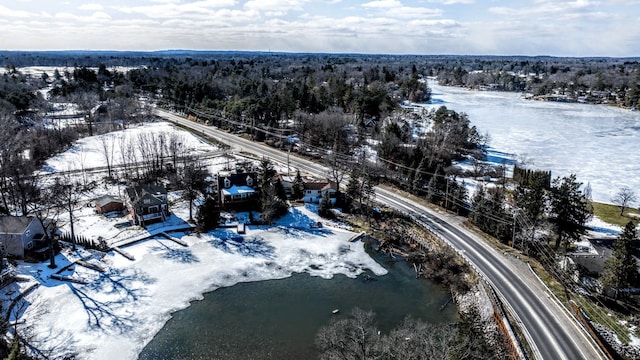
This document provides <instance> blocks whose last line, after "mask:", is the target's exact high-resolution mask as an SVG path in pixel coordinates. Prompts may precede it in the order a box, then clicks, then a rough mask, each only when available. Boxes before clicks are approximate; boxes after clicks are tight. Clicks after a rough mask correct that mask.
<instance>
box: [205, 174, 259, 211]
mask: <svg viewBox="0 0 640 360" xmlns="http://www.w3.org/2000/svg"><path fill="white" fill-rule="evenodd" d="M215 177H216V179H214V181H215V185H217V189H214V191H215V192H217V194H218V199H219V200H220V206H221V207H223V208H230V207H237V206H242V205H244V204H247V203H248V202H250V201H252V200H254V199H255V198H256V197H257V195H258V178H257V175H256V174H255V173H245V172H242V173H230V174H225V175H222V174H218V175H216V176H215Z"/></svg>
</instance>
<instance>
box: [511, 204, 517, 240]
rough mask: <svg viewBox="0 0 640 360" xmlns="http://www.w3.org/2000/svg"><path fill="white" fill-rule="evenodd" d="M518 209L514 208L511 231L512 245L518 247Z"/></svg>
mask: <svg viewBox="0 0 640 360" xmlns="http://www.w3.org/2000/svg"><path fill="white" fill-rule="evenodd" d="M517 215H518V209H513V230H512V231H511V246H513V247H514V248H515V247H516V216H517Z"/></svg>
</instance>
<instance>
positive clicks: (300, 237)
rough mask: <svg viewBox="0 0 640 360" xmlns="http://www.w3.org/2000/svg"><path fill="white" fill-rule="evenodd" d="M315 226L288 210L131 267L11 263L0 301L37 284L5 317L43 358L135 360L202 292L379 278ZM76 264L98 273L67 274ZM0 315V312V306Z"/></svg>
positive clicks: (108, 260)
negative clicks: (297, 278)
mask: <svg viewBox="0 0 640 360" xmlns="http://www.w3.org/2000/svg"><path fill="white" fill-rule="evenodd" d="M174 212H177V213H176V214H175V215H174V217H175V218H176V219H184V218H185V217H186V216H187V209H186V208H184V207H182V208H178V209H174ZM93 217H95V218H98V217H99V216H98V215H95V216H93ZM318 220H319V219H318V217H317V215H316V213H315V212H313V211H312V210H310V209H309V208H306V207H295V208H292V209H290V211H289V213H288V214H287V215H286V216H285V217H283V218H282V219H280V221H278V222H277V223H276V224H275V225H274V226H273V227H270V228H267V227H254V226H249V227H247V232H246V234H245V235H242V236H241V235H238V234H236V233H235V228H231V229H218V230H215V231H213V232H210V233H207V234H202V235H200V236H196V235H195V234H186V233H181V232H173V233H171V235H172V236H174V237H176V238H179V239H181V240H182V241H184V242H185V243H186V244H187V245H188V246H186V247H184V246H181V245H179V244H178V243H176V242H173V241H171V240H169V239H167V238H165V237H161V236H156V237H151V238H149V239H147V240H143V241H140V242H137V243H135V244H133V245H130V246H126V247H125V248H124V250H125V251H126V252H128V253H129V254H131V255H133V256H134V258H135V260H133V261H131V260H128V259H126V258H125V257H124V256H122V255H120V254H118V253H115V252H113V251H112V252H109V253H106V254H103V253H99V252H95V251H93V252H89V251H85V250H78V251H76V252H72V251H71V249H65V251H63V252H62V253H61V254H59V255H58V256H57V257H56V264H57V265H58V267H57V269H54V270H51V269H49V268H48V267H47V264H48V262H45V263H40V264H27V263H21V264H20V266H19V273H20V274H22V275H23V276H24V277H25V278H27V279H29V280H27V281H23V282H18V283H14V284H12V285H10V286H8V287H6V288H4V289H3V290H2V292H3V295H4V296H3V298H4V299H7V300H8V299H14V298H16V297H17V296H18V294H19V293H20V290H24V289H26V288H27V287H29V286H31V285H33V284H39V286H38V287H37V288H35V290H33V291H32V292H30V293H29V294H28V295H27V296H26V297H24V299H23V300H21V301H19V302H18V303H17V306H15V307H14V311H13V313H14V314H13V315H16V313H17V315H18V320H21V321H20V324H21V325H20V328H21V329H22V331H23V332H24V333H25V334H28V338H29V341H30V342H31V343H32V344H33V345H36V346H37V347H39V348H40V349H46V350H47V355H49V356H52V357H58V356H62V355H64V354H70V353H78V355H79V358H82V359H135V358H136V357H137V355H138V353H139V352H140V351H141V350H142V349H143V348H144V346H145V345H146V344H147V343H148V342H149V341H150V340H151V339H152V338H153V336H154V335H155V334H156V333H157V332H158V331H159V330H160V329H161V328H162V327H163V325H164V324H165V322H166V321H167V320H168V319H169V318H170V317H171V313H172V312H174V311H177V310H180V309H183V308H185V307H187V306H189V303H190V302H191V301H194V300H198V299H201V298H202V294H203V293H205V292H208V291H213V290H215V289H217V288H220V287H225V286H231V285H234V284H236V283H238V282H249V281H262V280H269V279H278V278H284V277H288V276H290V275H291V274H292V273H294V272H307V273H309V274H311V275H313V276H321V277H323V278H331V277H332V276H334V275H336V274H344V275H346V276H349V277H355V276H357V275H358V274H360V273H362V272H363V271H364V270H365V269H370V270H371V271H373V272H374V273H375V274H377V275H384V274H385V273H386V270H385V269H384V268H383V267H381V266H380V265H379V264H377V263H376V262H375V261H373V260H372V259H371V258H370V257H369V256H368V255H367V254H366V252H365V251H364V247H363V245H362V243H360V242H355V243H351V242H349V241H348V240H349V239H350V238H351V237H352V236H353V235H354V233H352V232H350V231H346V230H343V229H339V228H334V227H331V225H330V224H329V225H328V226H324V227H323V228H320V229H314V228H310V227H309V226H308V224H310V223H311V222H316V221H318ZM96 223H99V221H98V220H97V219H95V221H93V220H92V221H86V222H84V224H85V225H86V226H88V227H89V228H94V227H96V225H95V224H96ZM102 226H104V227H105V230H107V229H108V228H109V225H107V224H104V225H100V227H102ZM83 228H84V227H83ZM140 231H142V230H140ZM79 233H82V230H80V231H79ZM80 258H83V259H84V260H85V261H87V262H88V263H90V264H95V265H98V266H100V267H101V268H103V269H104V272H100V271H97V270H94V269H91V268H88V267H85V266H81V265H79V264H77V263H75V264H74V261H75V260H77V259H80ZM61 269H65V270H63V271H62V272H61V273H60V275H63V276H66V277H71V278H74V279H76V280H77V281H78V283H76V282H69V281H59V280H55V279H52V278H51V277H50V275H51V274H52V273H54V272H57V271H59V270H61ZM80 282H84V283H80ZM3 306H5V307H4V308H5V309H6V308H8V306H9V302H8V301H5V303H4V304H3ZM12 320H16V319H15V318H14V319H12Z"/></svg>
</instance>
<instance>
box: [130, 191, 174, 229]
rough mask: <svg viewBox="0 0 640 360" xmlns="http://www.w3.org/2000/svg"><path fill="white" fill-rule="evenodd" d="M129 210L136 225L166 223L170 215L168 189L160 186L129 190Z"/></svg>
mask: <svg viewBox="0 0 640 360" xmlns="http://www.w3.org/2000/svg"><path fill="white" fill-rule="evenodd" d="M126 193H127V197H128V198H127V208H128V209H129V213H130V214H131V217H132V218H133V221H134V223H135V224H138V225H142V226H145V225H146V224H149V223H153V222H157V221H165V220H166V219H167V216H168V215H169V204H168V201H167V189H165V188H164V187H162V186H158V185H135V186H131V187H129V188H127V191H126Z"/></svg>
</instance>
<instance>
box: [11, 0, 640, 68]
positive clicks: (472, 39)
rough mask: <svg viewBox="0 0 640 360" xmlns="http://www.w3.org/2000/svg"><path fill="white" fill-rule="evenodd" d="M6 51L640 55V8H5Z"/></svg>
mask: <svg viewBox="0 0 640 360" xmlns="http://www.w3.org/2000/svg"><path fill="white" fill-rule="evenodd" d="M0 34H1V36H0V49H3V50H68V49H74V50H165V49H196V50H257V51H269V50H270V51H288V52H332V53H338V52H340V53H344V52H355V53H384V54H495V55H555V56H640V0H573V1H567V0H528V1H527V0H374V1H355V0H248V1H247V0H195V1H194V0H94V1H91V0H89V1H80V0H62V1H56V0H0Z"/></svg>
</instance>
